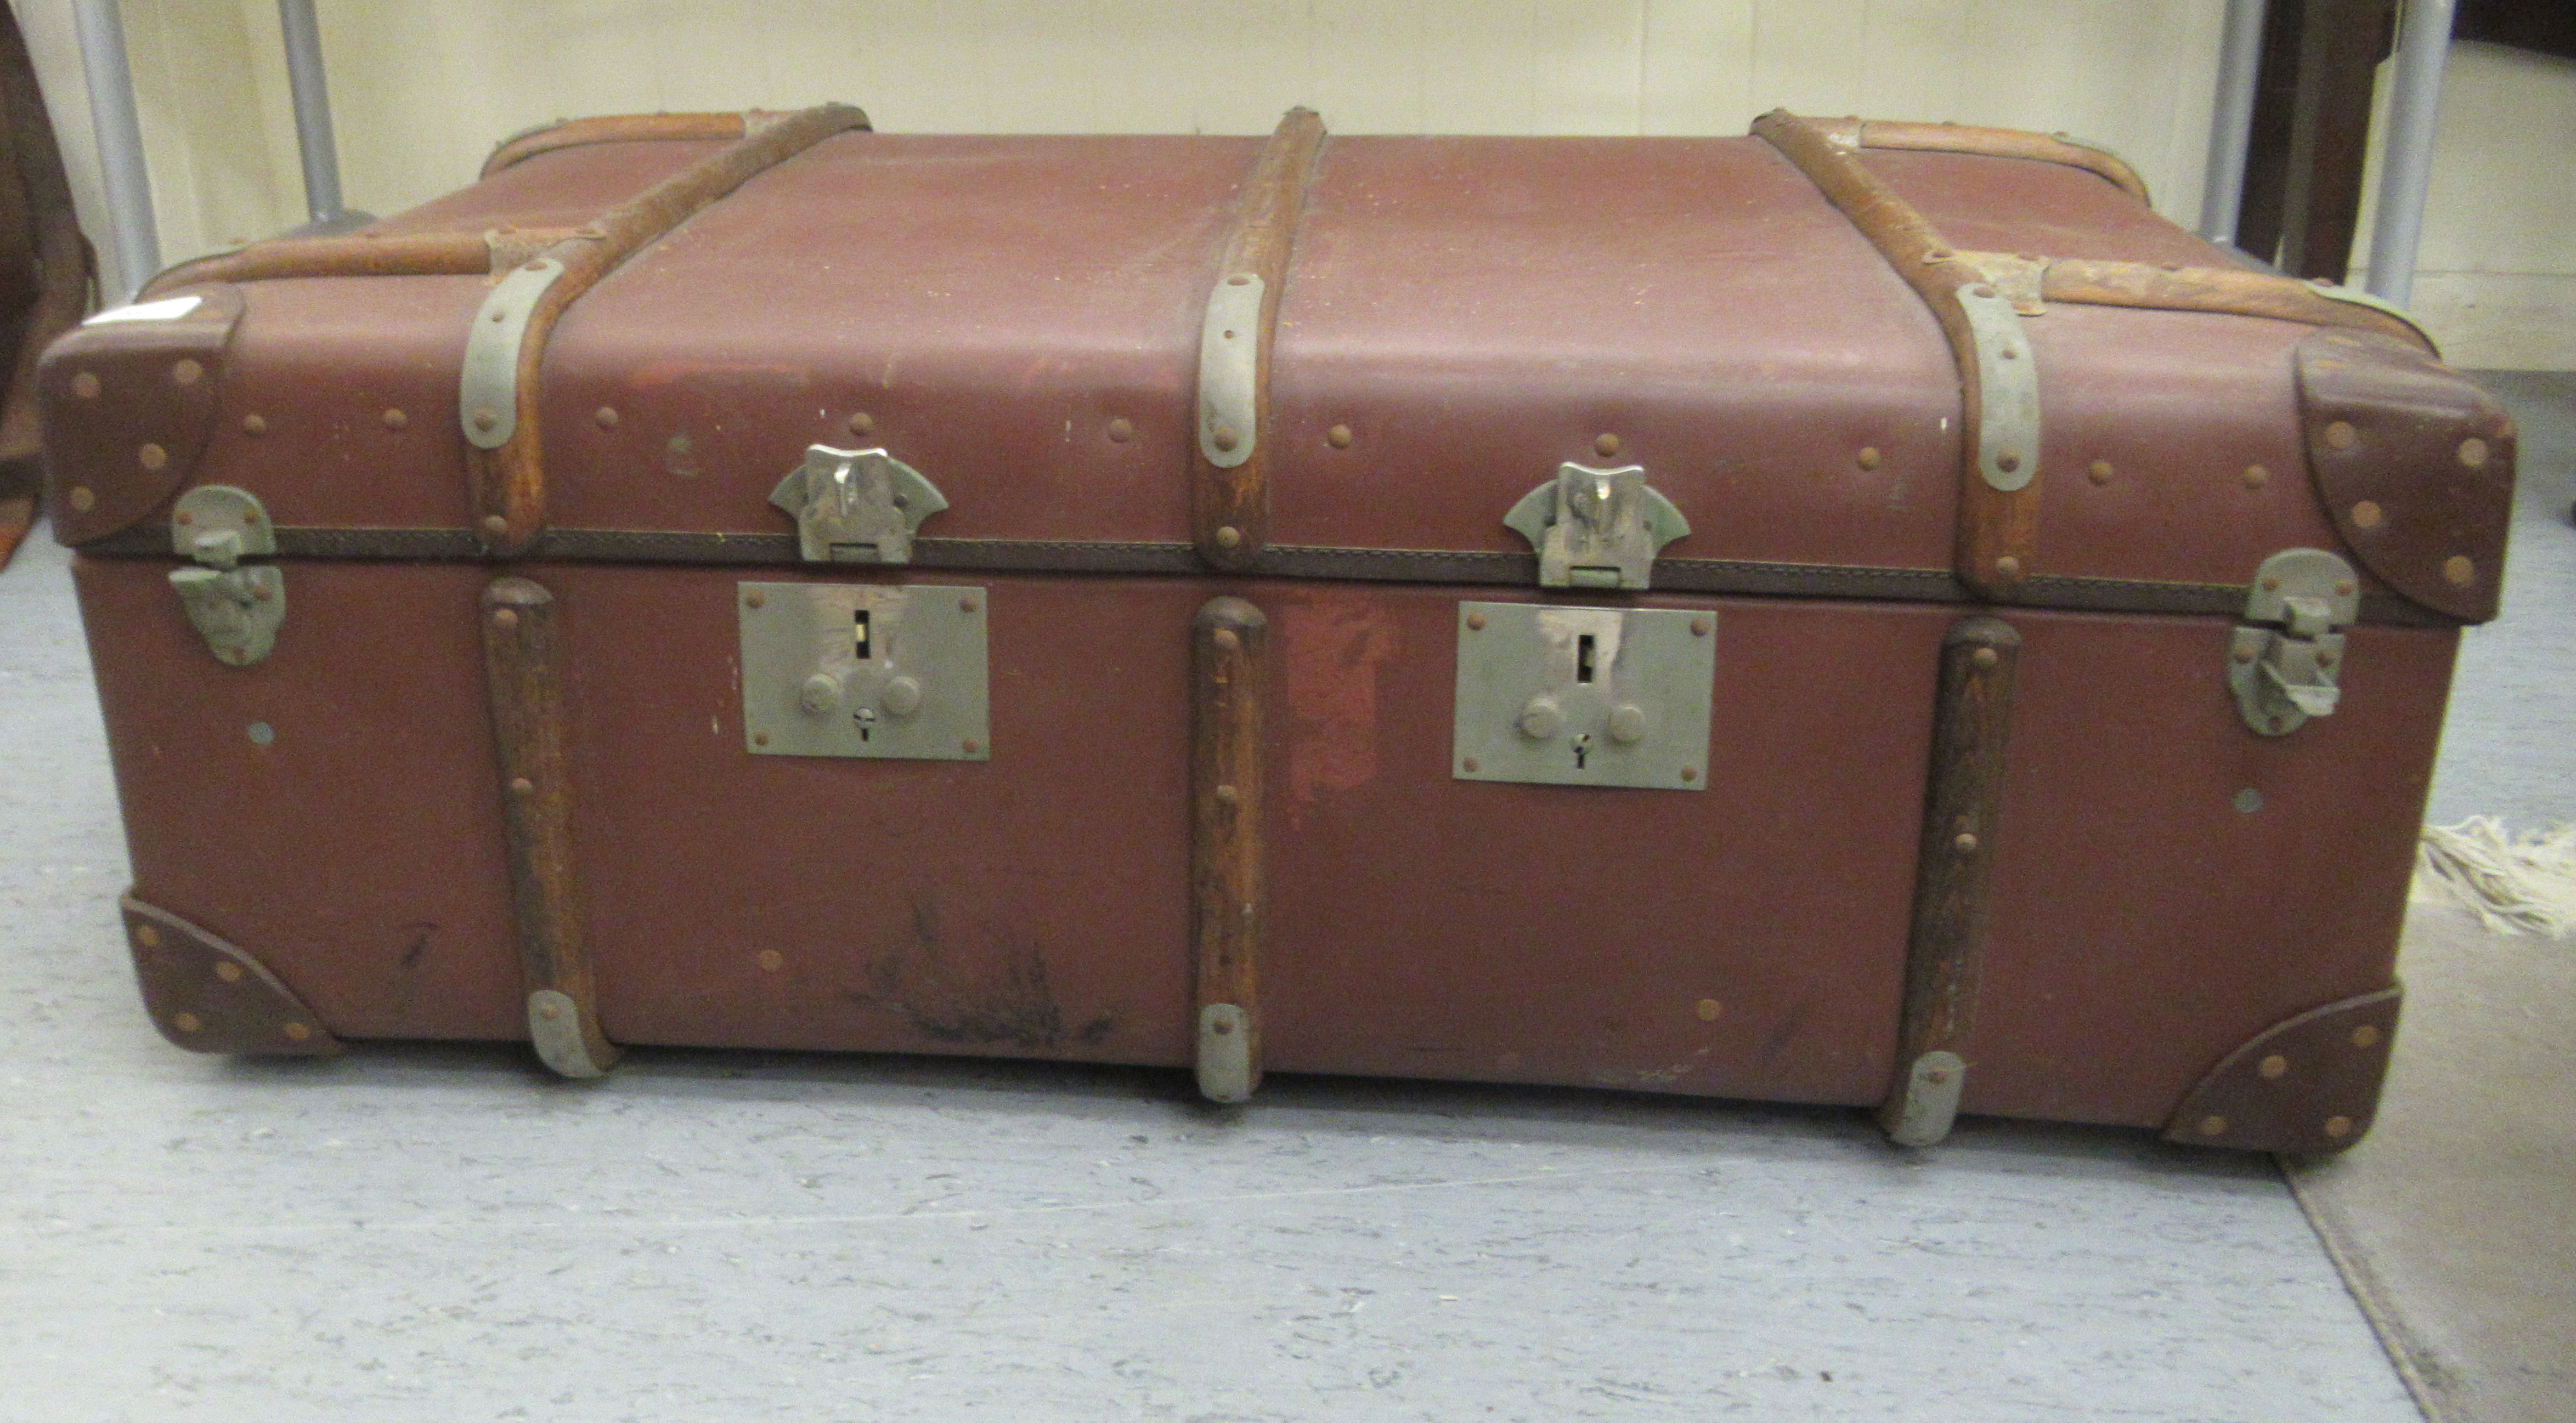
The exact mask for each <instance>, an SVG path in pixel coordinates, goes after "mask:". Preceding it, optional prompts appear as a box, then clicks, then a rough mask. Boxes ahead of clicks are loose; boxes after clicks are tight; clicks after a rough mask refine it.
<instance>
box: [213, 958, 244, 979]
mask: <svg viewBox="0 0 2576 1423" xmlns="http://www.w3.org/2000/svg"><path fill="white" fill-rule="evenodd" d="M215 977H217V978H220V979H222V980H223V981H224V982H226V983H239V982H241V965H240V964H237V963H234V962H233V961H232V960H231V959H218V960H216V961H215Z"/></svg>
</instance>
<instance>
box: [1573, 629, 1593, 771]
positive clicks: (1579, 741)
mask: <svg viewBox="0 0 2576 1423" xmlns="http://www.w3.org/2000/svg"><path fill="white" fill-rule="evenodd" d="M1583 641H1584V643H1585V647H1584V650H1585V651H1586V652H1589V651H1591V650H1592V649H1591V646H1590V644H1591V642H1592V639H1590V638H1588V637H1587V638H1585V639H1584V640H1583ZM1584 680H1585V681H1587V682H1588V681H1590V680H1592V679H1591V678H1589V677H1587V678H1585V679H1584ZM1591 755H1592V733H1591V732H1588V731H1587V732H1584V733H1582V734H1581V735H1579V736H1577V737H1575V738H1574V769H1576V770H1578V771H1580V770H1582V769H1583V763H1584V762H1585V761H1586V760H1587V759H1589V758H1590V757H1591Z"/></svg>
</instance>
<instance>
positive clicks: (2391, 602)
mask: <svg viewBox="0 0 2576 1423" xmlns="http://www.w3.org/2000/svg"><path fill="white" fill-rule="evenodd" d="M79 548H80V552H81V553H83V554H84V555H87V556H90V557H93V558H160V559H166V558H169V557H170V548H171V542H170V527H169V525H167V524H147V525H142V526H139V527H136V528H131V529H126V530H123V531H121V532H118V533H115V534H112V535H110V536H108V537H106V538H101V539H93V540H91V541H89V542H87V543H84V544H81V545H80V546H79ZM276 556H277V557H279V558H311V559H348V560H360V561H374V560H381V561H386V562H405V563H427V562H437V563H473V562H482V561H487V560H488V561H497V560H496V559H495V556H494V555H492V554H490V553H488V552H486V551H485V550H484V548H483V545H482V542H481V540H479V539H477V538H475V537H474V535H473V534H472V533H471V532H469V531H467V530H464V529H348V528H329V529H326V528H314V527H310V526H301V525H281V526H279V528H278V530H277V555H276ZM516 561H520V562H531V563H533V562H557V563H685V564H699V565H704V566H706V567H710V568H769V567H810V566H814V565H807V564H805V562H804V560H803V559H802V558H800V557H799V556H798V554H797V549H796V536H795V535H793V534H714V533H683V532H666V531H656V530H644V529H550V530H548V531H547V532H546V533H545V534H544V535H543V536H542V537H541V538H539V539H538V540H537V541H536V543H534V544H533V545H531V546H530V548H529V550H528V552H527V553H525V554H523V555H521V556H519V558H518V559H517V560H516ZM830 566H831V567H834V568H838V569H843V570H855V569H859V568H864V567H866V566H867V565H864V564H835V565H830ZM905 566H907V567H912V568H949V569H960V570H965V569H975V570H982V571H987V572H995V573H1070V574H1110V575H1129V576H1148V577H1151V576H1166V575H1170V576H1186V575H1192V574H1199V575H1204V574H1205V573H1206V572H1207V567H1206V565H1205V564H1203V563H1201V562H1200V561H1199V557H1198V552H1197V550H1196V549H1194V548H1193V547H1191V546H1190V545H1188V544H1185V543H1146V542H1136V543H1121V542H1115V541H1107V540H1103V541H1097V542H1094V541H1085V540H1075V539H938V538H916V539H914V540H913V543H912V562H911V563H910V564H908V565H905ZM1261 573H1262V576H1264V577H1278V578H1292V579H1306V580H1314V581H1318V582H1321V581H1338V582H1350V583H1446V584H1459V585H1469V586H1478V587H1500V588H1510V587H1518V588H1528V587H1531V586H1533V585H1534V584H1536V583H1537V581H1538V558H1537V556H1536V555H1535V554H1528V553H1477V552H1453V551H1447V550H1442V549H1410V548H1317V547H1311V546H1306V545H1297V544H1281V545H1278V546H1276V547H1274V548H1272V549H1271V550H1270V551H1269V553H1268V554H1267V555H1266V556H1264V557H1263V559H1262V564H1261ZM1655 591H1656V592H1659V593H1709V594H1724V595H1728V596H1733V597H1747V598H1842V599H1850V600H1854V601H1866V602H1881V603H1974V602H1977V601H1979V599H1978V597H1977V595H1976V594H1975V593H1974V592H1973V591H1971V590H1970V589H1969V588H1967V587H1966V586H1965V585H1963V584H1962V583H1960V582H1959V580H1958V579H1956V578H1954V577H1952V576H1951V574H1950V572H1949V570H1947V569H1941V568H1855V567H1840V566H1836V565H1832V564H1821V563H1764V562H1758V561H1754V560H1749V559H1717V558H1659V559H1657V560H1655ZM2246 592H2247V588H2246V585H2244V584H2242V583H2161V582H2155V581H2152V580H2148V579H2128V578H2063V577H2045V578H2033V579H2030V580H2028V583H2027V586H2026V588H2025V591H2024V596H2023V598H2022V602H2023V603H2025V604H2027V605H2028V606H2031V607H2035V608H2054V609H2061V610H2065V611H2069V612H2100V613H2188V614H2202V615H2206V616H2210V617H2223V618H2235V617H2238V616H2239V615H2241V614H2242V613H2243V612H2244V611H2245V595H2246ZM2361 612H2362V621H2363V622H2365V623H2375V624H2382V625H2389V626H2397V627H2456V626H2458V625H2459V620H2458V619H2456V618H2449V617H2444V616H2442V615H2440V614H2438V613H2435V612H2432V611H2431V610H2429V609H2426V608H2423V607H2421V606H2419V605H2418V604H2416V603H2414V602H2413V601H2411V600H2409V599H2406V598H2403V597H2400V596H2398V595H2397V594H2394V593H2390V592H2386V591H2383V590H2380V589H2371V590H2368V591H2365V592H2364V593H2363V594H2362V600H2361Z"/></svg>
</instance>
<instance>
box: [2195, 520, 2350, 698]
mask: <svg viewBox="0 0 2576 1423" xmlns="http://www.w3.org/2000/svg"><path fill="white" fill-rule="evenodd" d="M2360 616H2361V592H2360V583H2359V580H2358V579H2357V578H2356V577H2355V576H2354V574H2353V571H2352V565H2351V564H2349V563H2346V562H2344V561H2343V560H2342V559H2341V558H2339V557H2337V556H2336V555H2334V554H2331V553H2328V552H2326V551H2325V550H2323V549H2315V548H2294V549H2287V550H2284V551H2282V552H2280V553H2276V554H2274V555H2272V556H2271V557H2270V558H2267V559H2265V560H2263V566H2262V568H2261V569H2260V570H2259V571H2257V572H2256V574H2255V575H2254V587H2253V589H2252V591H2250V592H2249V593H2247V595H2246V598H2245V625H2244V626H2241V627H2239V628H2237V629H2236V635H2235V637H2234V638H2233V639H2231V640H2230V643H2229V648H2228V659H2227V685H2228V689H2229V690H2230V691H2232V692H2234V693H2235V694H2236V709H2237V711H2238V712H2240V713H2242V714H2243V715H2244V717H2245V724H2246V725H2247V726H2249V727H2252V728H2253V729H2254V730H2255V732H2257V733H2258V734H2260V735H2264V736H2287V735H2289V734H2290V733H2291V732H2293V731H2296V730H2298V729H2299V728H2300V727H2301V726H2303V725H2305V724H2306V722H2307V720H2308V718H2310V717H2312V716H2329V715H2332V714H2333V712H2334V709H2335V706H2336V704H2337V703H2338V702H2340V701H2341V700H2342V698H2343V693H2342V690H2341V689H2340V688H2339V687H2337V686H2336V678H2337V676H2338V674H2339V672H2340V670H2341V668H2342V665H2343V650H2344V648H2343V644H2344V636H2343V630H2344V629H2345V628H2348V627H2350V626H2352V624H2353V623H2354V622H2355V621H2357V620H2358V619H2359V618H2360Z"/></svg>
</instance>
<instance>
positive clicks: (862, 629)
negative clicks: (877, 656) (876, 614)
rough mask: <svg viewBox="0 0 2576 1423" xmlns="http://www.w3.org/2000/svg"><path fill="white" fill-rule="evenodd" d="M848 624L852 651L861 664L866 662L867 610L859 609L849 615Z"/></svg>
mask: <svg viewBox="0 0 2576 1423" xmlns="http://www.w3.org/2000/svg"><path fill="white" fill-rule="evenodd" d="M850 622H851V636H850V643H851V647H852V650H853V651H855V652H856V653H857V654H858V659H859V660H860V661H861V662H865V661H867V660H868V610H867V609H865V608H861V609H859V610H858V611H857V612H855V613H852V614H850Z"/></svg>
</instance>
